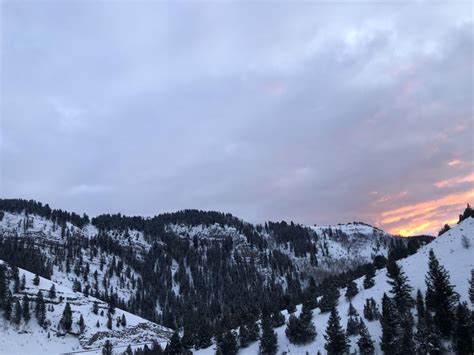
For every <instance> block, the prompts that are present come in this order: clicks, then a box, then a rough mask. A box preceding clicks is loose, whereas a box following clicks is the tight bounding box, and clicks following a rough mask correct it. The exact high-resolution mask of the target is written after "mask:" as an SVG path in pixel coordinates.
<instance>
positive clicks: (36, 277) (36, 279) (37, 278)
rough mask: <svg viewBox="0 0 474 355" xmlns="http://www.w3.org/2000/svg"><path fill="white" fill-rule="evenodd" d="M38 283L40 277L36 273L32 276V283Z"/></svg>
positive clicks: (36, 284)
mask: <svg viewBox="0 0 474 355" xmlns="http://www.w3.org/2000/svg"><path fill="white" fill-rule="evenodd" d="M39 284H40V278H39V276H38V274H36V275H35V277H34V278H33V285H35V286H38V285H39Z"/></svg>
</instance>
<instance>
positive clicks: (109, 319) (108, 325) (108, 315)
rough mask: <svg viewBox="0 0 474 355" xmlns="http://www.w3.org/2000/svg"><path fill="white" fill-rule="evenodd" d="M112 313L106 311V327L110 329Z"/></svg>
mask: <svg viewBox="0 0 474 355" xmlns="http://www.w3.org/2000/svg"><path fill="white" fill-rule="evenodd" d="M112 326H113V323H112V313H110V312H107V328H109V329H112Z"/></svg>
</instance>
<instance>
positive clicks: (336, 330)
mask: <svg viewBox="0 0 474 355" xmlns="http://www.w3.org/2000/svg"><path fill="white" fill-rule="evenodd" d="M324 339H326V344H325V345H324V349H326V351H327V354H328V355H342V354H347V353H348V352H349V342H348V340H347V337H346V334H345V332H344V329H342V327H341V318H340V317H339V314H338V312H337V309H336V308H333V309H332V311H331V315H330V316H329V320H328V324H327V328H326V334H325V335H324Z"/></svg>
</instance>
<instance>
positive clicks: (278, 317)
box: [271, 302, 312, 328]
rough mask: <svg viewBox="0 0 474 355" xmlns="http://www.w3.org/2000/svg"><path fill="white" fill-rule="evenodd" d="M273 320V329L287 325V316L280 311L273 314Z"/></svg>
mask: <svg viewBox="0 0 474 355" xmlns="http://www.w3.org/2000/svg"><path fill="white" fill-rule="evenodd" d="M308 304H312V303H311V302H308ZM271 320H272V327H273V328H278V327H281V326H282V325H285V316H284V315H283V313H281V312H280V311H276V312H274V313H273V314H272V318H271Z"/></svg>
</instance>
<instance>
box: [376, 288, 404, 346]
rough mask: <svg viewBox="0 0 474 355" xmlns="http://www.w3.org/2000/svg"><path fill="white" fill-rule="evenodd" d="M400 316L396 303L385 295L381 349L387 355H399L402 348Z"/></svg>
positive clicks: (381, 321)
mask: <svg viewBox="0 0 474 355" xmlns="http://www.w3.org/2000/svg"><path fill="white" fill-rule="evenodd" d="M399 322H400V316H399V314H398V311H397V308H396V306H395V304H394V302H393V301H392V300H391V299H390V298H389V297H388V296H387V295H386V294H385V293H384V294H383V298H382V317H381V318H380V324H381V326H382V341H381V343H380V348H381V349H382V351H383V352H384V353H385V354H387V355H392V354H398V351H399V349H400V348H401V338H402V337H401V333H402V332H401V326H400V323H399Z"/></svg>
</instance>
